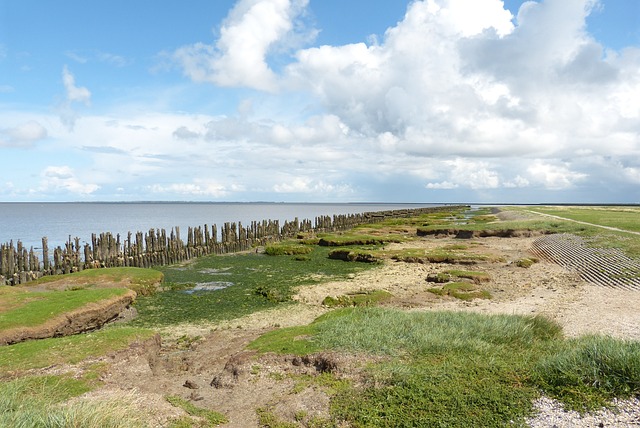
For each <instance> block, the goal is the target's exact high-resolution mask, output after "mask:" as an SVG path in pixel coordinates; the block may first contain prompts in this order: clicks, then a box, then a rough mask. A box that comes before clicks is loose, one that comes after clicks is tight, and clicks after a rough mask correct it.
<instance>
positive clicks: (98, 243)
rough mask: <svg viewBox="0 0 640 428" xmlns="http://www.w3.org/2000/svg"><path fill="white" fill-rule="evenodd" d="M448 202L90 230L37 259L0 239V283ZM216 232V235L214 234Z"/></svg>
mask: <svg viewBox="0 0 640 428" xmlns="http://www.w3.org/2000/svg"><path fill="white" fill-rule="evenodd" d="M452 208H453V207H451V206H442V207H428V208H415V209H404V210H389V211H377V212H365V213H361V214H341V215H334V216H320V217H316V218H315V222H314V223H312V222H311V220H308V219H305V220H302V221H300V220H298V218H296V219H295V220H293V221H285V223H284V225H282V227H281V226H280V223H279V221H278V220H275V221H274V220H263V221H261V222H258V221H254V222H251V224H250V225H248V226H243V225H242V224H241V223H240V222H238V223H225V224H224V225H223V227H222V228H221V229H220V234H218V227H217V226H216V225H215V224H214V225H213V226H211V228H209V227H208V226H207V225H204V227H200V226H198V227H189V228H188V230H187V236H186V242H185V240H184V238H183V237H182V236H181V235H180V229H179V228H178V227H176V228H174V229H172V230H171V232H170V233H169V234H167V232H166V230H165V229H157V230H156V229H150V230H149V232H147V233H142V232H137V233H136V234H135V235H133V234H132V233H131V232H129V233H128V234H127V236H126V238H124V240H123V238H122V237H121V236H120V235H119V234H118V235H116V236H113V234H111V233H108V232H107V233H101V234H100V235H96V234H93V235H92V236H91V244H89V243H87V244H85V245H83V246H82V245H80V238H74V239H72V238H71V236H69V240H68V241H67V242H66V243H65V245H64V247H60V246H58V247H56V248H54V249H53V253H52V254H51V253H49V247H48V242H47V238H46V237H45V238H42V261H40V259H39V257H38V255H37V254H36V253H35V252H34V250H33V247H32V248H30V249H29V250H27V249H26V248H24V247H23V245H22V242H20V241H18V242H17V244H16V245H14V244H13V241H11V242H9V243H6V244H2V245H0V285H3V284H4V285H18V284H24V283H26V282H29V281H33V280H35V279H38V278H40V277H42V276H46V275H60V274H67V273H71V272H78V271H81V270H84V269H96V268H106V267H122V266H131V267H143V268H148V267H151V266H162V265H169V264H175V263H180V262H183V261H186V260H189V259H192V258H194V257H200V256H204V255H208V254H225V253H235V252H240V251H246V250H249V249H251V248H253V247H255V246H259V245H266V244H267V243H269V242H275V241H280V240H283V239H287V238H291V237H295V236H296V235H297V234H299V233H322V232H337V231H343V230H348V229H351V228H353V227H355V226H358V225H361V224H370V223H377V222H380V221H383V220H385V219H388V218H402V217H412V216H417V215H420V214H425V213H432V212H437V211H443V210H451V209H452ZM219 236H220V239H218V237H219Z"/></svg>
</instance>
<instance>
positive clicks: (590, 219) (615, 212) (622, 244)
mask: <svg viewBox="0 0 640 428" xmlns="http://www.w3.org/2000/svg"><path fill="white" fill-rule="evenodd" d="M504 209H505V210H513V211H520V212H521V211H523V210H530V211H537V212H541V213H545V214H552V215H558V216H560V217H565V218H570V219H574V220H579V221H585V222H587V223H593V224H599V225H603V226H610V227H617V228H620V229H624V230H630V231H636V232H637V231H638V229H639V228H640V226H639V225H638V215H639V214H640V209H638V208H628V207H600V208H597V207H553V208H550V207H547V208H545V207H537V206H535V207H517V208H516V207H508V208H504ZM497 224H503V225H511V226H513V227H520V226H522V227H528V228H530V229H532V230H548V231H552V232H557V233H573V234H575V235H579V236H582V237H583V238H585V239H587V241H588V244H589V245H590V246H591V247H595V248H617V249H619V250H621V251H623V252H624V253H625V254H627V255H628V256H630V257H636V258H637V257H640V236H637V235H632V234H629V233H626V232H616V231H610V230H605V229H602V228H599V227H595V226H588V225H584V224H579V223H574V222H571V221H563V220H556V219H548V218H544V217H542V216H536V215H535V214H531V219H530V220H522V221H517V222H500V223H497Z"/></svg>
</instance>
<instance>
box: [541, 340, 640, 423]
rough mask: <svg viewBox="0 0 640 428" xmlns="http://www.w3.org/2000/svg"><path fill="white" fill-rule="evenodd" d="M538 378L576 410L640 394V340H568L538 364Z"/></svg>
mask: <svg viewBox="0 0 640 428" xmlns="http://www.w3.org/2000/svg"><path fill="white" fill-rule="evenodd" d="M535 375H536V378H537V380H538V382H539V383H540V384H541V385H542V386H543V387H544V388H545V390H547V391H548V392H549V393H550V394H551V395H553V396H555V397H559V398H562V400H563V401H564V402H565V403H566V404H567V405H568V406H569V407H570V408H572V409H575V410H580V411H584V410H592V409H596V408H598V407H601V406H603V405H606V403H607V402H608V401H609V400H611V399H612V398H614V397H621V398H627V397H631V396H634V395H640V342H627V341H623V340H618V339H613V338H611V337H603V336H585V337H581V338H578V339H571V340H567V341H566V342H564V343H562V344H561V346H560V347H559V349H558V350H557V351H556V352H555V353H554V354H553V355H551V356H549V357H547V358H545V359H543V360H542V361H540V363H539V364H538V365H537V366H536V368H535Z"/></svg>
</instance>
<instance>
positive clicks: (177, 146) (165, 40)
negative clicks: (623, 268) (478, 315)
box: [0, 0, 640, 203]
mask: <svg viewBox="0 0 640 428" xmlns="http://www.w3.org/2000/svg"><path fill="white" fill-rule="evenodd" d="M0 201H2V202H14V201H15V202H18V201H27V202H28V201H38V202H48V201H221V202H224V201H229V202H235V201H237V202H250V201H273V202H418V203H457V202H463V203H474V202H475V203H640V2H638V0H538V1H521V0H506V1H504V2H503V1H501V0H423V1H420V0H411V1H410V0H349V1H348V2H345V1H344V0H237V1H235V0H215V1H211V0H189V1H188V2H177V1H167V0H136V1H130V0H94V1H91V2H87V1H85V0H57V1H55V2H54V1H45V0H0Z"/></svg>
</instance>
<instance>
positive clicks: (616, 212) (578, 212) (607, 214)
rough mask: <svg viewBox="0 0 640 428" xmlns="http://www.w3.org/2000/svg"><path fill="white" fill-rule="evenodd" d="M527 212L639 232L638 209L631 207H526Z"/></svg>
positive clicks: (639, 212)
mask: <svg viewBox="0 0 640 428" xmlns="http://www.w3.org/2000/svg"><path fill="white" fill-rule="evenodd" d="M528 209H529V210H531V211H535V212H540V213H544V214H550V215H556V216H559V217H564V218H569V219H572V220H578V221H584V222H587V223H593V224H599V225H601V226H608V227H616V228H618V229H623V230H630V231H633V232H640V222H639V221H638V218H640V208H637V207H635V208H632V207H528Z"/></svg>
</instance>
